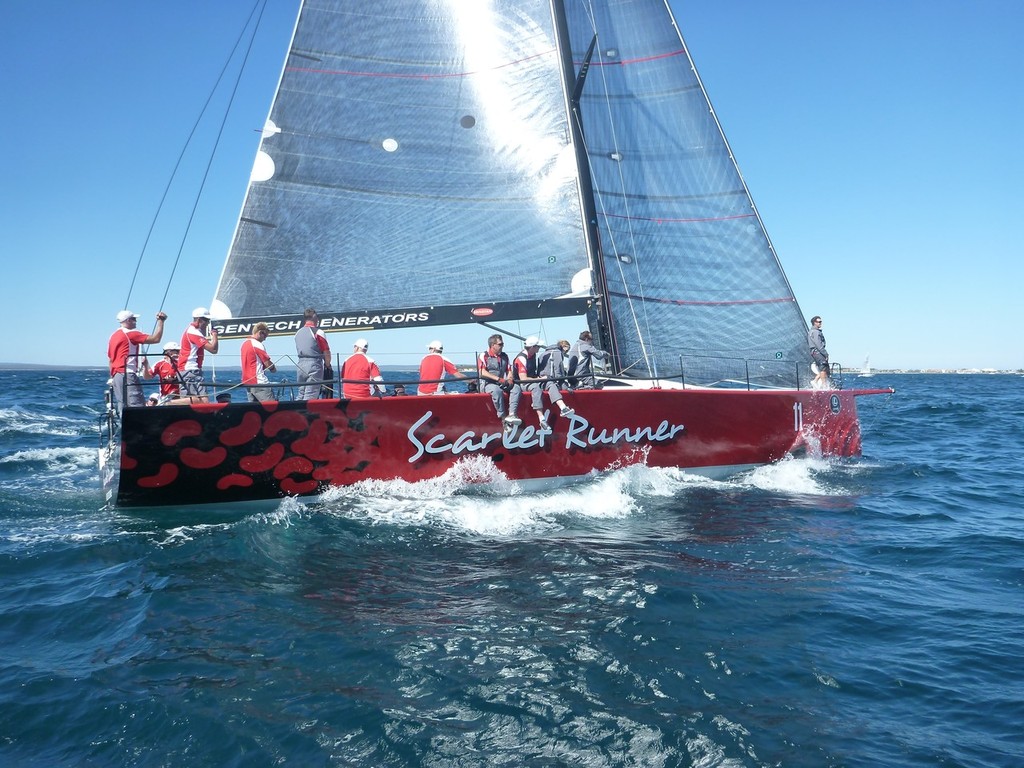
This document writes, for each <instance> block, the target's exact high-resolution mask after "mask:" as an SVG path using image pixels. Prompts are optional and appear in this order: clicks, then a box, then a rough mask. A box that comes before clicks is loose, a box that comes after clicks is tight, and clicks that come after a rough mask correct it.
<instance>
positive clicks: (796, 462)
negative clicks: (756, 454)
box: [738, 457, 835, 496]
mask: <svg viewBox="0 0 1024 768" xmlns="http://www.w3.org/2000/svg"><path fill="white" fill-rule="evenodd" d="M831 469H832V464H831V463H830V462H829V461H828V460H827V459H820V458H811V457H805V458H799V459H796V458H792V457H790V458H787V459H784V460H782V461H779V462H777V463H775V464H768V465H766V466H763V467H758V468H757V469H753V470H751V471H750V472H747V473H746V474H745V475H743V476H742V477H741V478H739V479H738V482H740V483H742V484H743V485H747V486H751V487H754V488H759V489H761V490H763V491H772V492H775V493H785V494H794V495H810V496H831V495H835V491H834V490H833V489H831V488H830V487H829V486H828V484H827V483H825V482H824V480H823V478H822V477H821V476H822V475H823V474H824V473H827V472H828V471H830V470H831Z"/></svg>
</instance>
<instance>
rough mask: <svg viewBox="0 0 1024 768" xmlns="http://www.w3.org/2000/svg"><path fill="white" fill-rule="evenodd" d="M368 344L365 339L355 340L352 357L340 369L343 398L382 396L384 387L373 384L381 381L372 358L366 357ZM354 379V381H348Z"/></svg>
mask: <svg viewBox="0 0 1024 768" xmlns="http://www.w3.org/2000/svg"><path fill="white" fill-rule="evenodd" d="M369 346H370V344H369V342H367V341H366V339H356V343H355V344H353V345H352V356H351V357H350V358H349V359H348V360H346V361H345V364H344V365H343V366H342V367H341V378H342V379H344V380H345V381H343V389H342V391H343V392H344V395H345V397H348V398H352V397H371V396H372V395H375V394H381V395H382V394H384V387H383V386H382V385H380V384H376V383H375V382H378V381H382V379H381V376H380V368H378V367H377V363H375V362H374V361H373V358H372V357H367V356H366V350H367V349H368V348H369ZM351 379H355V381H350V380H351Z"/></svg>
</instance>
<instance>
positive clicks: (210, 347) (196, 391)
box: [178, 307, 220, 403]
mask: <svg viewBox="0 0 1024 768" xmlns="http://www.w3.org/2000/svg"><path fill="white" fill-rule="evenodd" d="M207 329H209V331H210V336H209V338H207V336H206V332H207ZM219 349H220V340H219V339H218V338H217V329H216V328H210V310H208V309H207V308H206V307H196V308H195V309H193V310H192V322H191V323H189V325H188V327H186V328H185V332H184V333H183V334H181V353H180V354H179V355H178V372H179V373H180V374H181V383H182V385H183V386H184V390H185V391H184V392H183V394H184V395H185V397H189V398H194V400H193V402H198V403H206V402H209V400H210V398H209V397H207V395H206V384H204V383H203V355H204V354H205V353H206V352H209V353H210V354H211V355H216V354H217V351H218V350H219Z"/></svg>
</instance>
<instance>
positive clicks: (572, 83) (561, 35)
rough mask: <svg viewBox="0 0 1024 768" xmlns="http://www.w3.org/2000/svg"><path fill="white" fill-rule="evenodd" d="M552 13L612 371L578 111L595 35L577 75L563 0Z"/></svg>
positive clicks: (603, 343) (600, 331)
mask: <svg viewBox="0 0 1024 768" xmlns="http://www.w3.org/2000/svg"><path fill="white" fill-rule="evenodd" d="M551 10H552V14H553V17H554V26H555V35H556V36H557V44H558V51H559V54H560V58H561V62H562V81H563V83H564V91H565V93H566V97H567V104H568V110H569V127H570V130H572V143H573V149H574V150H575V152H576V167H577V169H578V171H579V185H580V198H581V201H582V203H583V217H584V231H585V235H586V242H587V251H588V252H589V254H590V268H591V269H592V270H593V272H594V293H595V295H596V296H597V301H596V304H597V328H596V329H595V331H596V334H597V338H598V346H599V347H600V348H601V349H605V350H608V352H610V353H611V363H612V369H613V372H616V373H617V372H618V370H619V368H620V363H619V353H618V349H617V346H616V344H615V339H614V335H613V333H612V321H611V309H610V307H609V306H608V282H607V280H606V279H605V273H604V257H603V251H602V249H601V233H600V230H599V228H598V225H597V203H596V202H595V199H594V182H593V179H592V178H591V176H590V160H589V158H588V156H587V147H586V143H585V141H584V137H583V117H582V115H581V114H580V102H579V99H580V95H581V94H582V92H583V84H584V80H585V79H586V76H587V71H588V69H589V68H590V57H591V56H592V55H593V53H594V46H595V44H596V42H597V35H596V34H595V35H594V39H593V40H592V41H591V43H590V48H589V49H588V51H587V55H586V57H585V58H584V61H583V63H582V65H581V66H580V72H579V75H577V74H576V67H575V64H574V63H573V57H572V42H571V40H570V39H569V20H568V18H567V17H566V13H565V2H564V0H551Z"/></svg>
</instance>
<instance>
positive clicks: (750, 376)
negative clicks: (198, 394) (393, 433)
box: [100, 355, 843, 445]
mask: <svg viewBox="0 0 1024 768" xmlns="http://www.w3.org/2000/svg"><path fill="white" fill-rule="evenodd" d="M338 368H340V366H338ZM831 368H832V385H833V387H834V388H837V389H842V388H843V368H842V366H841V365H840V364H839V363H833V364H832V366H831ZM335 370H337V369H335ZM388 373H389V374H390V373H392V372H388ZM593 377H594V378H596V379H598V380H601V379H609V378H612V379H615V378H617V379H622V380H628V381H633V382H647V383H650V384H651V385H653V386H658V384H659V382H669V381H672V382H678V385H681V386H682V387H684V388H685V387H701V388H712V389H747V390H755V389H809V388H810V372H809V366H807V365H806V364H801V363H797V362H794V361H792V360H781V359H776V360H770V359H764V360H761V359H751V358H741V357H721V356H718V357H716V356H710V355H680V356H679V370H678V372H675V373H672V374H669V375H663V376H637V375H634V374H629V375H623V376H619V377H615V376H613V375H611V374H609V373H607V372H604V371H602V370H595V371H594V373H593ZM589 378H591V376H590V375H588V376H565V377H564V378H563V379H561V380H560V381H559V382H558V383H559V386H560V388H563V389H572V388H574V387H577V386H578V385H579V384H580V382H581V381H582V380H583V379H589ZM138 382H139V385H140V386H141V387H142V390H143V394H144V396H145V402H146V404H147V405H153V404H156V403H159V404H165V403H166V402H167V400H168V399H171V401H172V402H175V401H174V399H173V398H167V397H164V398H161V397H160V387H161V382H160V381H159V380H146V379H141V378H140V379H139V380H138ZM442 383H443V384H444V385H445V387H446V390H447V391H448V392H449V393H453V394H458V393H473V392H479V391H483V386H482V385H483V383H484V380H483V379H481V378H480V374H479V372H478V371H465V376H464V377H463V378H461V379H460V378H454V379H453V378H444V379H419V378H410V377H409V376H408V375H407V374H406V375H404V376H402V375H399V376H394V375H388V376H387V377H384V376H382V378H381V379H380V380H378V381H369V380H367V379H354V378H343V377H340V376H333V375H332V376H331V377H329V378H324V379H322V380H320V381H311V382H308V383H307V384H300V383H298V382H283V381H270V382H268V383H266V384H243V383H242V382H241V381H240V380H238V381H227V382H224V381H217V380H216V377H213V379H212V380H211V381H208V382H207V383H206V387H207V390H208V393H209V400H210V401H211V402H220V403H225V402H231V401H232V395H233V394H235V393H236V392H237V394H238V395H239V396H240V397H241V399H243V400H246V399H248V398H247V397H246V395H245V393H246V392H247V391H248V390H250V389H257V388H262V389H268V388H269V389H270V390H271V392H272V396H273V399H274V400H279V401H280V400H298V399H300V398H299V390H300V389H302V387H303V386H314V387H315V386H317V385H318V384H319V385H320V386H322V387H323V388H324V394H323V395H322V396H323V397H342V392H343V391H344V389H343V388H344V385H345V384H377V385H379V386H380V387H381V388H383V390H384V392H382V393H381V394H382V395H383V394H387V395H403V394H415V390H413V389H412V388H413V387H417V388H418V387H419V386H420V385H423V384H442ZM121 386H122V387H123V389H122V392H121V398H120V401H121V402H127V401H128V381H127V377H122V381H121ZM453 387H458V389H453ZM154 394H155V395H157V397H156V398H153V395H154ZM153 400H155V401H156V403H154V402H153ZM106 401H107V408H106V409H105V412H104V413H103V414H102V415H101V416H100V441H101V445H103V444H109V443H110V442H111V441H113V440H114V438H115V436H116V433H117V427H118V421H119V417H118V413H117V407H116V402H117V399H116V398H115V397H114V392H113V387H112V386H110V387H108V389H107V393H106ZM186 402H187V398H186V397H181V398H179V399H177V400H176V402H175V404H184V403H186Z"/></svg>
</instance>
